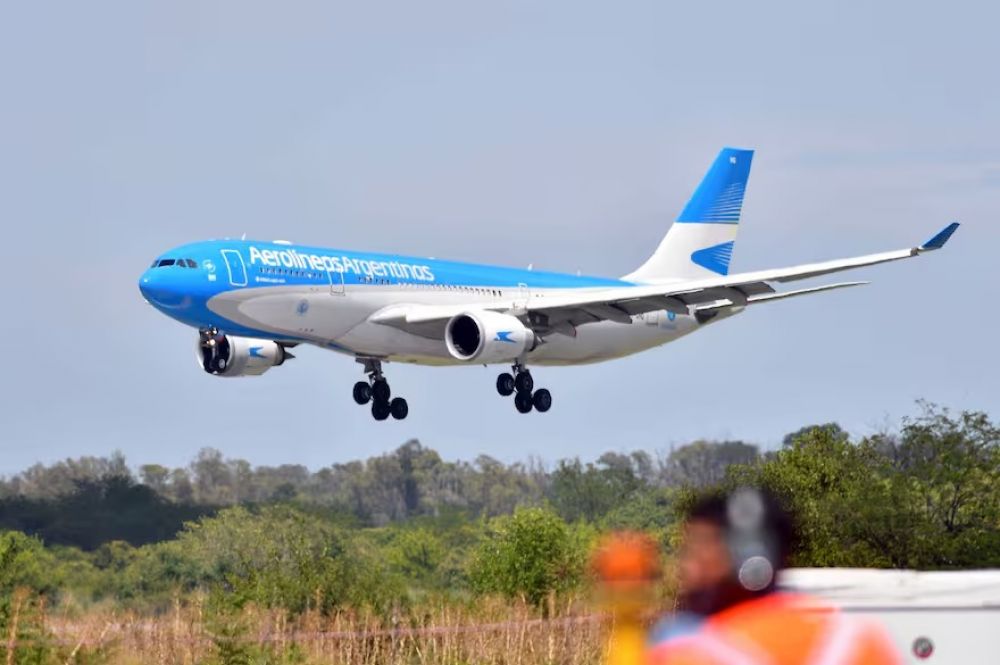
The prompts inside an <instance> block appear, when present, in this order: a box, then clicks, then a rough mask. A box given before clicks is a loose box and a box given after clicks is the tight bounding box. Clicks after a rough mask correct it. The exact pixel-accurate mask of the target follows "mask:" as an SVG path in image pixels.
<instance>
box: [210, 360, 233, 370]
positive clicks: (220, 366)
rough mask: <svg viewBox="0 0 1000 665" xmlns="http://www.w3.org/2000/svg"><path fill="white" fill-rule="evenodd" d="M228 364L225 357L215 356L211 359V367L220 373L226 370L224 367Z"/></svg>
mask: <svg viewBox="0 0 1000 665" xmlns="http://www.w3.org/2000/svg"><path fill="white" fill-rule="evenodd" d="M228 366H229V361H228V360H226V359H225V358H216V359H215V360H213V361H212V369H213V370H215V371H216V372H218V373H219V374H221V373H222V372H225V371H226V367H228Z"/></svg>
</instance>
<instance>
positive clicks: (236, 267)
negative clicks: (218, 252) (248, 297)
mask: <svg viewBox="0 0 1000 665" xmlns="http://www.w3.org/2000/svg"><path fill="white" fill-rule="evenodd" d="M222 260H223V261H225V262H226V270H227V271H228V272H229V283H230V284H232V285H233V286H246V285H247V267H246V264H245V263H243V256H242V255H241V254H240V253H239V252H237V251H236V250H235V249H224V250H222Z"/></svg>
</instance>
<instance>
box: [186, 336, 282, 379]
mask: <svg viewBox="0 0 1000 665" xmlns="http://www.w3.org/2000/svg"><path fill="white" fill-rule="evenodd" d="M294 357H295V356H293V355H292V354H291V353H289V352H288V350H287V349H285V347H284V346H282V345H281V344H278V343H277V342H272V341H271V340H267V339H252V338H249V337H235V336H233V335H223V334H217V333H216V334H213V333H208V332H204V333H202V335H201V339H200V340H199V341H198V364H199V365H200V366H201V368H202V369H203V370H205V371H206V372H208V373H209V374H214V375H215V376H225V377H234V376H259V375H261V374H263V373H264V372H266V371H267V370H269V369H271V368H272V367H277V366H278V365H280V364H282V363H283V362H285V360H287V359H289V358H294Z"/></svg>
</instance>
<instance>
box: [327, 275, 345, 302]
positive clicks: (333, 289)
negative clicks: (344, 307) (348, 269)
mask: <svg viewBox="0 0 1000 665" xmlns="http://www.w3.org/2000/svg"><path fill="white" fill-rule="evenodd" d="M326 275H327V277H329V278H330V295H334V296H342V295H344V271H343V270H327V271H326Z"/></svg>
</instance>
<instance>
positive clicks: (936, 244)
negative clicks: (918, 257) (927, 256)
mask: <svg viewBox="0 0 1000 665" xmlns="http://www.w3.org/2000/svg"><path fill="white" fill-rule="evenodd" d="M957 229H958V222H952V223H951V224H949V225H948V226H946V227H944V228H943V229H941V230H940V231H938V232H937V235H936V236H934V237H933V238H931V239H930V240H928V241H927V242H925V243H924V244H923V245H921V246H920V247H918V248H917V249H918V250H919V251H921V252H929V251H930V250H932V249H941V248H942V247H944V244H945V243H946V242H948V238H950V237H951V234H953V233H954V232H955V231H956V230H957Z"/></svg>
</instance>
